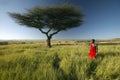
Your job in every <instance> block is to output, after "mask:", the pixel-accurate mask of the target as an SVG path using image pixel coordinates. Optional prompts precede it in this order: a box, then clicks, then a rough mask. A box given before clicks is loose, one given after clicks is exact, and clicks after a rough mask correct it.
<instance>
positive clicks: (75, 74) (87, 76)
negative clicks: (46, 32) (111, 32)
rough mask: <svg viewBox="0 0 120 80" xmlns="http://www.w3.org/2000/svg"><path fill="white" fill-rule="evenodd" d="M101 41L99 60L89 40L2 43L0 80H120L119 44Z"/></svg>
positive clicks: (99, 42) (0, 44)
mask: <svg viewBox="0 0 120 80" xmlns="http://www.w3.org/2000/svg"><path fill="white" fill-rule="evenodd" d="M113 42H114V41H106V42H105V41H103V42H102V41H98V42H97V43H98V54H97V57H96V59H94V60H91V59H89V58H88V53H89V44H90V42H89V41H77V40H55V41H54V40H53V41H52V48H47V47H46V42H45V41H1V42H0V80H120V43H113Z"/></svg>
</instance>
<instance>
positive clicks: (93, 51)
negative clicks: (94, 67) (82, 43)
mask: <svg viewBox="0 0 120 80" xmlns="http://www.w3.org/2000/svg"><path fill="white" fill-rule="evenodd" d="M96 55H97V45H96V43H95V39H92V42H91V44H90V51H89V58H90V59H94V58H96Z"/></svg>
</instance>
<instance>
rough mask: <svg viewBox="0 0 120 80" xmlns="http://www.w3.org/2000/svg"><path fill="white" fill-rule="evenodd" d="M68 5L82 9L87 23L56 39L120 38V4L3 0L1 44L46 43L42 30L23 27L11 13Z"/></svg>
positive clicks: (112, 1)
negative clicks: (15, 42) (19, 41)
mask: <svg viewBox="0 0 120 80" xmlns="http://www.w3.org/2000/svg"><path fill="white" fill-rule="evenodd" d="M64 3H68V4H71V5H74V6H77V7H79V8H81V10H82V12H83V14H84V16H83V18H84V23H83V24H82V25H80V26H79V27H77V28H72V29H70V30H67V31H61V32H59V33H58V34H56V35H55V36H53V38H52V39H72V40H75V39H77V40H79V39H93V38H94V39H111V38H120V0H0V40H27V39H32V40H36V39H37V40H38V39H46V36H45V35H44V34H42V33H41V32H40V31H39V30H38V29H35V28H28V27H26V26H22V25H19V24H18V23H16V22H15V20H14V19H12V18H11V17H10V16H9V15H8V12H16V13H25V12H26V10H27V9H30V8H32V7H35V6H40V7H46V6H53V5H54V6H55V5H62V4H64Z"/></svg>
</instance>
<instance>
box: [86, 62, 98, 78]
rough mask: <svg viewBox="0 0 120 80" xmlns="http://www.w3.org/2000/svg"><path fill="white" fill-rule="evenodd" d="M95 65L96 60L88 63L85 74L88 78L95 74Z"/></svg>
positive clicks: (96, 64)
mask: <svg viewBox="0 0 120 80" xmlns="http://www.w3.org/2000/svg"><path fill="white" fill-rule="evenodd" d="M97 66H98V62H96V61H95V60H93V61H92V62H91V63H90V65H89V67H88V68H87V70H86V74H87V76H88V78H90V76H91V75H92V76H95V74H96V73H95V69H96V68H97Z"/></svg>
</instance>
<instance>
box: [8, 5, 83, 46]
mask: <svg viewBox="0 0 120 80" xmlns="http://www.w3.org/2000/svg"><path fill="white" fill-rule="evenodd" d="M9 15H10V16H11V17H12V18H14V19H15V20H16V22H17V23H19V24H20V25H25V26H27V27H34V28H37V29H39V30H40V31H41V32H42V33H43V34H45V35H46V36H47V46H48V47H51V39H52V37H53V35H55V34H57V33H58V32H60V31H63V30H68V29H71V28H74V27H78V26H80V24H81V23H82V22H83V18H82V17H83V15H82V12H81V11H80V9H78V8H76V7H74V6H70V5H62V6H51V7H44V8H42V7H38V6H37V7H34V8H31V9H28V10H27V12H26V13H24V14H20V13H9Z"/></svg>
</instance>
